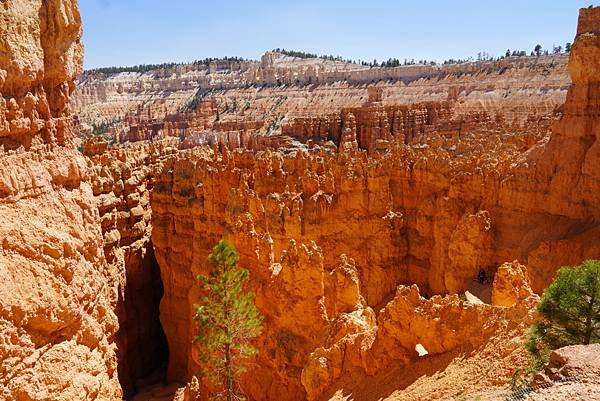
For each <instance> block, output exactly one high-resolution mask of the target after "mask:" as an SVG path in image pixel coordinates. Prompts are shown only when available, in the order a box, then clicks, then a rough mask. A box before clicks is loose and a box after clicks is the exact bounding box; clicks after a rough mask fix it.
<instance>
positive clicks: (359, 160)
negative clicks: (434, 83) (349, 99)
mask: <svg viewBox="0 0 600 401" xmlns="http://www.w3.org/2000/svg"><path fill="white" fill-rule="evenodd" d="M589 12H596V11H595V9H592V11H586V10H583V11H582V15H583V16H585V15H586V13H589ZM597 21H598V24H600V19H599V20H597ZM588 26H589V24H588ZM596 40H597V37H596V36H595V35H594V34H590V33H581V32H580V34H579V35H578V37H577V41H576V42H575V45H574V46H573V50H572V53H571V63H570V66H569V68H570V72H571V76H572V79H573V84H572V86H571V88H570V89H569V93H568V96H567V102H566V104H565V106H564V108H563V113H564V114H563V117H562V118H561V120H560V121H558V122H557V123H556V124H555V125H554V128H553V134H552V135H549V136H547V137H546V138H544V137H543V133H542V134H541V135H540V134H537V136H536V135H534V136H533V137H531V138H530V139H525V140H523V138H521V137H519V135H514V134H512V135H510V134H504V133H503V130H500V131H499V132H498V131H495V132H494V131H493V130H491V129H489V128H488V129H485V128H483V127H482V126H481V125H476V126H475V129H470V130H467V131H466V132H465V134H459V135H448V134H446V132H447V131H445V130H444V129H440V127H443V126H444V124H446V126H450V127H451V126H452V125H448V124H447V123H448V122H449V121H448V120H449V119H448V117H445V116H447V115H448V114H444V113H442V112H441V111H442V110H443V108H441V109H440V108H438V109H436V108H434V110H436V114H435V115H436V117H432V116H430V114H431V111H429V109H427V110H428V111H427V112H425V113H424V114H422V115H423V116H424V117H423V118H424V121H427V122H428V124H429V125H430V126H431V129H428V130H425V131H424V132H421V133H420V135H419V137H418V140H417V141H415V140H412V139H408V140H407V137H409V135H407V134H406V133H405V132H404V131H402V128H393V127H394V125H395V124H396V126H398V127H401V126H402V125H401V124H399V123H395V121H402V118H399V119H397V120H396V119H395V118H394V117H393V116H394V115H395V114H396V113H397V112H400V110H412V109H414V108H415V107H416V108H417V109H418V108H420V107H422V106H410V107H409V108H408V109H407V108H400V109H398V108H394V107H392V106H390V107H381V106H378V105H376V104H366V105H364V106H362V107H359V108H354V109H342V110H341V115H342V116H344V115H347V121H348V123H347V124H344V123H343V122H342V123H341V124H340V123H339V122H338V121H340V120H341V121H344V119H343V118H341V119H339V120H338V119H331V118H328V120H325V123H322V122H319V123H316V124H315V123H314V121H315V120H308V126H310V127H316V128H311V130H310V131H304V133H302V131H301V128H300V127H301V126H305V127H306V126H307V123H303V124H301V125H296V126H293V125H292V126H291V127H290V128H288V130H289V133H290V134H293V133H298V132H300V133H299V134H298V135H299V137H304V138H306V137H310V138H315V137H319V136H320V135H324V136H325V137H329V136H333V137H335V132H337V133H338V135H339V137H341V133H342V132H344V138H347V139H345V140H344V143H345V144H347V143H350V146H349V150H350V152H349V153H346V152H343V153H340V154H334V153H331V152H330V151H328V150H325V148H321V147H317V148H315V149H313V150H311V151H306V150H302V149H300V150H296V151H293V152H288V153H287V154H281V153H276V152H275V153H274V152H270V151H267V152H259V153H253V152H248V151H234V152H230V151H228V150H227V149H226V147H225V148H223V152H222V153H221V154H215V156H214V157H213V158H210V157H206V155H203V156H197V155H195V154H194V152H190V151H188V152H182V153H180V154H179V155H178V157H177V159H174V160H172V161H170V162H169V163H170V164H166V165H165V169H164V171H163V173H162V174H161V176H160V177H159V179H158V183H157V185H156V187H155V190H154V192H153V194H152V197H151V204H152V207H153V217H152V218H153V224H154V231H153V234H152V235H153V240H154V245H155V249H156V255H157V259H158V262H159V264H160V266H161V274H162V277H163V282H164V285H165V296H164V298H163V301H162V303H161V320H162V322H163V327H164V329H165V332H166V334H167V338H168V341H169V346H170V350H171V358H170V364H169V377H170V378H171V379H177V378H184V377H189V375H192V374H193V373H194V372H195V365H194V362H193V357H192V351H191V342H190V339H191V336H192V335H193V333H194V329H195V328H194V325H193V321H192V320H191V313H192V312H191V311H192V308H191V305H192V304H193V303H194V301H195V300H196V299H197V296H198V294H197V291H196V289H195V285H194V276H195V274H197V273H199V272H204V271H206V269H208V265H207V262H206V259H205V255H207V254H208V253H209V252H210V249H211V247H212V245H213V244H214V243H215V242H216V241H217V240H218V239H219V238H221V237H226V238H228V239H229V240H231V241H232V242H233V243H234V244H235V245H236V246H237V247H238V249H239V250H240V253H241V256H242V258H241V260H242V263H243V264H244V265H246V266H248V267H249V268H250V270H251V272H252V277H253V279H252V287H253V289H254V290H256V292H257V294H258V296H257V304H258V306H259V308H260V309H261V310H262V311H263V313H264V314H265V315H266V327H267V328H266V331H265V335H264V336H262V337H261V338H260V339H259V341H258V346H259V348H260V350H261V352H260V354H259V357H258V361H257V362H258V365H259V366H260V368H257V369H256V370H255V371H254V372H253V374H252V379H251V380H250V379H248V380H247V381H245V383H244V388H245V389H246V390H247V391H248V393H249V394H250V395H251V396H252V397H253V398H254V399H283V398H285V399H303V398H304V397H309V399H317V398H318V397H319V396H320V394H322V393H323V391H325V390H326V389H327V388H328V386H330V385H335V384H334V383H335V381H336V380H337V379H338V378H340V377H341V376H340V375H341V372H344V371H347V370H348V369H350V370H351V369H355V368H360V369H363V371H364V372H366V373H367V374H376V373H377V372H378V371H379V369H381V368H382V367H385V366H386V363H387V361H389V360H390V359H391V360H395V361H397V362H399V363H410V361H411V358H414V353H415V351H414V347H415V346H416V345H417V344H421V345H422V346H424V347H425V349H427V350H428V351H429V352H430V353H431V354H444V353H448V352H451V351H452V350H453V349H455V347H459V346H460V347H464V346H468V347H471V348H477V347H478V346H481V343H479V342H478V341H479V340H474V339H475V338H477V337H478V336H477V335H476V334H481V337H482V338H483V339H486V338H489V337H490V336H492V335H493V334H494V332H495V330H498V329H499V326H494V324H501V325H504V326H502V327H503V330H509V329H508V327H514V328H515V330H516V332H519V330H520V332H521V333H522V332H523V330H524V328H525V326H524V325H523V323H526V322H529V321H530V317H529V318H525V317H526V316H530V315H529V313H530V311H531V308H532V305H533V304H532V302H535V301H534V299H535V297H533V298H532V295H531V294H532V291H531V289H530V287H529V284H528V280H529V279H530V280H531V286H532V288H533V289H534V290H536V291H538V292H539V291H541V289H543V288H544V286H546V285H547V284H548V283H549V282H550V280H551V278H552V276H553V274H554V272H555V271H556V269H557V268H558V267H559V266H560V265H563V264H567V263H574V262H576V261H577V260H581V258H583V257H592V256H596V257H597V256H598V248H597V246H596V245H594V244H593V241H594V238H596V237H597V235H596V234H597V232H598V229H599V228H598V225H597V223H596V222H597V221H598V213H599V212H600V204H599V203H598V200H597V194H595V193H594V188H596V189H597V188H598V185H599V182H598V177H599V175H598V174H599V170H598V166H600V164H599V163H598V160H599V159H598V153H597V149H596V148H597V146H596V145H597V143H598V142H597V141H596V139H597V134H596V130H595V128H594V126H593V124H594V121H596V120H597V116H596V113H597V107H596V106H595V104H596V102H597V100H596V97H597V96H598V95H597V94H596V92H595V89H594V88H595V86H596V82H595V81H596V80H597V79H599V78H598V77H600V74H596V73H594V71H595V70H596V69H597V66H596V65H595V63H596V60H597V59H596V58H595V56H594V54H595V52H596V51H597V45H598V44H597V41H596ZM376 100H378V99H376ZM440 106H442V105H441V104H440ZM440 106H435V107H440ZM402 107H404V106H402ZM402 113H404V111H402ZM350 115H351V116H350ZM438 118H439V120H437V119H438ZM413 121H418V120H413ZM436 121H439V122H437V123H436ZM332 126H333V127H340V129H338V131H335V130H334V131H332V130H331V128H330V127H332ZM358 126H361V127H363V128H361V131H360V133H359V132H358V129H357V128H356V127H358ZM414 126H415V125H413V127H414ZM320 127H325V128H324V129H323V128H320ZM416 127H418V125H416ZM336 129H337V128H336ZM355 132H356V133H355ZM394 133H398V134H394ZM399 138H400V140H398V139H399ZM413 138H414V136H413ZM391 139H396V140H395V141H392V144H389V145H386V146H383V147H381V148H377V143H378V142H380V141H386V140H391ZM354 140H356V141H357V143H358V144H359V145H360V147H361V148H363V149H367V150H368V151H370V152H369V153H371V154H370V155H369V156H367V155H366V154H365V153H362V152H359V153H356V152H354V151H353V150H352V149H354V148H355V147H354V146H353V145H352V142H353V141H354ZM372 150H377V152H372ZM574 181H575V182H577V186H573V185H571V184H572V183H573V182H574ZM554 244H559V246H558V247H557V248H555V246H554ZM554 249H556V250H554ZM340 258H341V259H340ZM514 259H519V260H521V261H524V262H527V264H528V265H529V269H525V268H523V267H520V266H518V265H512V266H511V265H503V266H502V267H500V268H499V269H498V268H497V267H496V266H499V265H501V264H502V263H503V262H506V261H510V260H514ZM482 268H483V269H486V270H487V271H488V274H494V273H496V271H498V274H497V277H496V283H495V287H494V289H493V291H492V300H493V302H494V303H495V304H496V305H498V306H487V305H482V306H476V305H473V306H470V307H467V308H465V307H464V306H461V304H460V303H459V302H458V299H457V298H454V300H453V298H452V297H450V298H438V297H434V298H433V299H432V300H431V301H426V300H422V299H421V298H420V297H419V292H418V291H417V289H416V287H412V289H411V287H403V285H408V286H410V285H412V284H417V285H418V287H419V289H420V290H421V292H422V293H427V294H429V295H433V294H447V293H451V294H452V293H458V292H461V291H464V290H466V289H468V288H469V287H470V286H471V284H470V283H471V281H472V279H473V278H474V277H476V276H477V272H478V271H479V270H480V269H482ZM525 272H527V274H528V276H529V278H527V279H525V278H524V274H525ZM337 283H345V284H343V285H341V286H340V285H338V284H337ZM399 286H400V287H399ZM340 288H345V290H344V291H341V292H340V291H339V289H340ZM532 300H533V301H532ZM339 306H341V307H339ZM507 307H508V309H506V308H507ZM515 308H516V309H515ZM419 311H422V312H419ZM438 313H439V314H438ZM463 319H464V320H463ZM461 321H462V322H464V323H463V324H462V325H461V324H460V322H461ZM410 322H414V323H410ZM457 322H458V323H457ZM490 322H497V323H490ZM500 322H504V323H500ZM511 322H512V323H511ZM456 324H458V326H460V327H461V330H465V332H464V333H461V334H462V335H456V336H455V335H454V334H453V333H455V334H456V333H458V332H457V331H456V327H455V326H454V325H456ZM518 327H520V329H518ZM511 330H512V329H511ZM186 337H187V338H186ZM482 341H485V340H482Z"/></svg>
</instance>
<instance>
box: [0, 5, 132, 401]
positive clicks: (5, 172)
mask: <svg viewBox="0 0 600 401" xmlns="http://www.w3.org/2000/svg"><path fill="white" fill-rule="evenodd" d="M82 54H83V49H82V45H81V20H80V16H79V9H78V6H77V2H76V1H71V0H47V1H46V0H44V1H41V0H23V1H4V2H2V4H0V281H1V282H2V285H0V338H1V340H0V398H2V399H6V400H15V401H31V400H50V399H52V400H89V399H96V400H115V399H120V398H121V387H120V385H119V382H118V375H117V358H116V345H115V342H114V337H115V333H116V331H117V328H118V322H117V318H116V316H115V314H114V307H115V305H116V298H117V297H116V293H115V287H114V286H113V285H112V283H113V282H114V280H115V279H116V272H115V271H113V270H112V269H111V267H110V266H109V265H108V264H107V263H106V260H105V258H104V252H103V249H102V232H101V230H100V220H99V214H98V210H97V208H96V206H95V203H94V198H93V193H92V188H91V186H90V184H89V170H88V168H87V166H86V161H85V159H84V157H83V156H82V155H81V154H80V153H79V152H77V150H76V149H75V147H74V145H73V144H72V138H73V132H72V125H71V109H70V106H69V99H70V96H71V93H72V91H73V89H74V83H73V80H74V79H75V77H76V76H77V75H78V74H79V73H80V72H81V61H82Z"/></svg>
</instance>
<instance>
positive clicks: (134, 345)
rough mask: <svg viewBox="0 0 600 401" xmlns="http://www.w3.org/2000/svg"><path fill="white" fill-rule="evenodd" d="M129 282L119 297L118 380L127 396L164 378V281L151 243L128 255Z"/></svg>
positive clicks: (166, 346) (167, 358)
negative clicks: (162, 322) (162, 300)
mask: <svg viewBox="0 0 600 401" xmlns="http://www.w3.org/2000/svg"><path fill="white" fill-rule="evenodd" d="M126 258H127V259H126V261H125V262H126V264H125V265H126V266H127V267H126V275H127V285H126V286H125V289H124V293H123V294H122V297H121V296H120V297H119V299H120V302H119V308H120V309H121V311H122V312H123V313H119V314H118V316H119V327H120V329H119V332H118V333H117V343H118V344H119V367H118V370H119V381H120V382H121V385H122V387H123V395H124V397H125V398H126V399H127V398H131V397H132V396H134V395H135V394H136V393H137V392H139V391H140V390H141V389H143V388H144V387H146V386H148V385H151V384H155V383H158V382H162V381H164V380H165V376H166V368H167V363H168V360H169V350H168V345H167V339H166V337H165V333H164V331H163V328H162V325H161V323H160V318H159V306H160V300H161V298H162V296H163V283H162V280H161V277H160V270H159V266H158V262H157V261H156V257H155V255H154V248H153V246H152V242H148V244H147V245H146V248H145V249H143V250H140V251H139V252H131V254H129V255H128V256H126Z"/></svg>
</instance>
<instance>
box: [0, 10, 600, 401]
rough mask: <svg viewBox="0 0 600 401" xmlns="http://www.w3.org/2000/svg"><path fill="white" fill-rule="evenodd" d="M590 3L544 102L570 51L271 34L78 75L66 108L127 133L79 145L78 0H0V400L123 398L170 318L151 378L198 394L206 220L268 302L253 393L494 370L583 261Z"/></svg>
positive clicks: (589, 171) (443, 382) (291, 394)
mask: <svg viewBox="0 0 600 401" xmlns="http://www.w3.org/2000/svg"><path fill="white" fill-rule="evenodd" d="M599 10H600V8H591V9H584V10H582V11H581V14H580V23H579V28H578V32H577V38H576V41H575V44H574V45H573V48H572V51H571V55H570V60H569V73H570V76H571V79H572V85H571V86H570V88H569V89H568V93H567V94H566V103H565V104H564V106H563V107H561V108H560V109H559V108H558V107H557V106H559V105H560V104H561V103H562V102H563V101H564V99H565V91H566V89H567V87H568V77H567V75H566V69H565V62H566V60H565V59H564V57H557V58H552V57H548V58H544V57H542V58H539V59H537V58H536V59H533V58H524V59H512V58H510V59H507V60H503V61H500V62H496V63H483V64H482V63H471V64H469V63H467V64H464V65H458V66H450V67H423V66H417V67H410V68H399V69H364V68H354V67H353V66H351V65H350V66H348V65H345V64H343V63H342V64H339V63H333V64H332V63H328V62H320V61H316V62H315V61H298V60H293V59H291V58H288V57H283V56H281V55H278V54H274V53H268V54H267V55H265V57H264V58H263V60H261V62H260V64H259V63H252V62H242V63H229V64H219V63H216V64H211V65H208V66H206V68H205V67H197V66H196V67H194V66H182V67H177V69H176V70H174V71H166V70H165V71H160V72H154V73H150V74H129V75H128V74H118V75H115V76H108V77H107V76H96V75H89V74H88V75H86V76H84V77H83V78H82V80H81V81H80V86H79V90H78V94H77V100H76V104H77V106H78V108H79V119H78V121H79V122H80V123H81V124H82V127H83V128H85V125H89V124H92V123H98V122H106V121H114V126H113V127H112V128H111V130H112V131H111V135H112V136H113V138H114V139H117V140H119V141H125V140H129V141H132V142H134V141H141V142H139V143H135V144H131V143H130V144H127V145H126V146H120V147H119V146H117V147H111V146H109V145H108V143H107V142H106V141H103V140H99V139H98V138H93V139H92V140H89V141H87V142H85V143H84V145H83V151H84V153H85V155H86V156H87V158H86V157H84V156H83V155H82V154H81V153H79V152H77V151H76V149H75V144H74V138H73V137H74V135H73V123H72V121H73V120H72V115H71V108H70V104H69V101H70V97H71V93H72V91H73V89H74V84H73V79H74V78H75V76H76V75H78V74H79V73H80V66H81V57H82V48H81V43H80V36H81V22H80V18H79V13H78V8H77V4H76V1H74V0H48V1H41V0H26V1H20V2H14V1H13V2H6V3H5V4H3V5H2V6H0V20H1V21H3V22H5V23H3V24H1V25H0V36H1V37H2V38H3V46H4V48H3V51H2V52H0V94H1V96H0V145H1V146H0V216H1V217H2V219H1V220H2V221H1V222H0V278H1V279H2V285H1V286H0V373H1V374H0V395H1V397H2V398H5V399H9V400H17V401H31V400H49V399H53V400H54V399H57V400H63V399H64V400H67V399H68V400H71V399H75V400H87V399H96V400H115V399H120V398H121V397H122V396H123V394H124V393H125V394H126V395H127V394H131V393H133V392H135V391H136V390H138V389H139V387H140V385H141V384H143V381H140V380H141V379H143V378H144V376H146V375H148V374H151V373H153V371H154V370H155V369H159V368H160V364H161V363H162V362H163V359H164V358H166V357H167V354H166V350H165V344H164V339H163V337H162V336H163V329H164V335H166V341H167V343H168V352H169V353H168V358H169V359H168V379H169V380H170V381H188V380H191V382H190V384H188V385H187V386H186V388H185V389H182V390H181V391H180V392H179V393H178V395H177V396H178V397H180V398H182V399H192V398H196V396H198V395H200V396H201V397H204V396H205V395H206V394H205V392H204V391H203V390H204V387H203V383H202V382H201V381H198V380H197V379H193V378H192V377H193V375H194V374H195V373H196V368H197V366H196V362H195V360H196V358H195V355H194V350H193V348H192V341H191V340H192V337H193V335H194V333H195V326H194V321H193V319H192V313H193V308H192V305H193V304H194V303H195V302H196V301H197V299H198V295H199V294H198V288H197V286H196V285H195V280H194V277H195V275H196V274H197V273H201V272H206V270H207V269H208V268H209V265H208V262H207V259H206V257H207V255H208V253H209V252H210V250H211V249H212V247H213V246H214V244H215V243H216V242H217V241H218V240H219V239H221V238H223V237H224V238H227V239H228V240H230V241H231V242H232V243H233V244H235V245H236V247H237V248H238V250H239V253H240V255H241V263H242V265H244V266H246V267H248V268H249V269H250V271H251V274H252V275H251V281H250V284H249V286H250V287H251V289H252V290H254V291H256V293H257V298H256V303H257V306H258V307H259V309H260V310H261V311H262V313H263V314H264V315H265V321H264V333H263V335H261V336H260V337H259V338H258V339H257V341H256V342H257V344H256V345H257V346H258V348H259V350H260V352H259V354H258V356H257V358H256V361H255V362H256V365H255V366H256V368H255V369H253V370H252V372H250V373H248V374H247V376H245V377H244V378H243V383H242V385H243V388H244V390H245V391H246V392H247V393H248V395H249V396H250V397H251V398H252V399H255V400H304V399H309V400H317V399H327V398H330V397H333V398H334V399H335V398H336V397H338V398H339V397H340V396H341V395H344V393H345V392H355V393H356V394H359V395H357V399H358V398H360V397H363V398H365V399H370V398H383V396H385V395H382V394H381V393H378V394H374V393H373V391H371V390H369V391H367V390H365V389H366V388H367V387H369V386H373V383H383V382H386V381H387V382H388V385H389V383H395V384H394V385H395V386H396V387H395V388H394V389H392V390H393V391H396V390H398V391H403V392H404V393H403V394H404V395H400V396H399V397H405V398H398V399H419V397H421V398H423V399H432V398H435V397H437V398H441V397H449V396H454V395H458V394H459V393H460V392H462V391H463V390H464V388H463V387H465V386H466V384H465V377H466V376H465V375H468V374H469V372H470V374H471V375H472V374H474V373H477V374H478V377H479V379H480V380H479V384H477V385H475V387H477V386H479V387H477V388H478V389H479V388H481V386H501V385H503V384H504V381H505V378H506V377H507V376H509V375H510V374H511V373H512V372H513V370H514V368H515V366H521V365H523V364H524V363H525V360H526V357H525V356H524V350H523V348H522V346H521V338H522V336H523V333H524V332H525V330H526V328H527V326H528V324H530V323H531V321H532V319H533V318H534V315H535V313H534V306H535V304H536V302H537V299H538V298H537V295H535V293H534V292H537V293H539V292H541V290H542V289H543V288H544V287H545V286H546V285H547V284H548V283H549V282H550V281H551V279H552V277H553V275H554V273H555V271H556V269H557V268H558V267H559V266H561V265H563V264H573V263H579V262H580V261H581V260H582V259H584V258H590V257H599V256H600V246H599V245H598V244H597V238H598V234H599V233H600V226H599V224H598V221H600V202H599V200H598V188H600V163H599V162H600V141H598V136H599V134H598V133H599V132H600V131H599V130H598V127H597V126H596V125H597V122H598V121H600V118H599V116H598V113H599V110H600V108H599V104H600V100H599V99H600V90H598V88H600V83H599V82H600V71H599V69H600V65H599V60H600V57H598V54H599V52H600V50H599V49H600V39H599V37H600V11H599ZM223 72H226V73H223ZM344 80H345V81H344ZM262 83H264V84H266V85H265V86H261V87H260V90H258V88H257V86H256V85H257V84H262ZM309 83H310V85H308V84H309ZM223 88H227V90H223ZM198 90H200V92H198ZM202 90H213V91H212V92H210V93H204V92H202ZM155 91H164V92H168V97H167V98H165V99H163V100H162V101H158V102H154V101H150V102H148V104H147V105H142V104H143V103H144V102H146V101H147V100H149V99H151V98H152V94H153V93H154V92H155ZM532 93H533V94H534V95H535V96H530V95H531V94H532ZM484 94H485V96H484ZM76 121H77V120H76ZM162 137H172V138H162ZM158 138H162V139H160V140H157V139H158ZM205 145H208V146H205ZM514 260H519V261H521V262H522V263H525V264H526V265H527V267H525V266H523V265H521V264H519V263H518V262H512V263H506V262H510V261H514ZM159 268H160V277H161V280H159V279H158V271H157V270H158V269H159ZM481 269H484V270H485V271H486V274H487V275H489V276H490V277H493V285H491V286H490V285H489V284H484V285H480V284H479V283H476V282H474V280H473V279H474V278H475V277H476V276H477V274H478V272H479V271H480V270H481ZM161 281H162V283H161ZM163 287H164V295H163V297H162V301H161V302H160V323H162V327H161V324H159V322H158V321H157V320H156V319H157V314H158V312H157V310H156V309H157V306H158V300H159V298H160V297H161V295H162V292H163ZM465 291H469V296H468V297H467V299H468V301H464V300H461V298H459V296H458V294H459V293H462V292H465ZM472 294H476V295H478V296H479V297H480V298H481V300H482V301H486V302H487V303H486V302H480V301H479V300H478V299H477V298H475V296H474V295H472ZM467 357H468V359H469V360H472V361H474V364H475V365H476V366H477V367H479V369H481V371H479V372H474V371H473V368H469V367H468V366H467V364H462V365H461V360H464V359H466V358H467ZM461 358H462V359H461ZM485 364H488V365H490V366H491V367H493V369H491V368H489V369H482V367H483V365H485ZM390 366H393V367H394V368H393V369H391V370H390V371H389V372H391V373H389V372H386V371H387V370H389V367H390ZM449 366H454V367H455V368H456V370H457V371H460V372H463V373H461V374H462V375H463V376H460V375H456V374H454V373H453V372H452V371H448V374H447V375H446V372H445V371H444V369H445V368H446V367H449ZM411 369H413V370H414V371H415V372H416V373H415V374H414V375H412V374H407V372H408V371H409V370H411ZM434 371H437V372H438V374H434V373H432V372H434ZM440 371H444V374H439V372H440ZM465 372H466V373H465ZM389 374H392V375H393V376H394V377H393V378H390V377H389ZM417 374H421V376H428V377H429V376H431V377H432V379H431V381H430V382H426V381H427V379H422V378H421V379H419V377H420V376H418V375H417ZM442 376H445V377H442ZM398 378H401V379H402V380H399V379H398ZM467 379H468V377H467ZM397 380H399V381H400V382H397ZM424 382H426V383H424ZM432 383H433V384H432ZM421 385H422V386H423V388H422V389H421V390H419V386H421ZM384 387H385V386H384ZM386 391H387V390H386ZM340 392H341V395H340ZM387 395H389V393H388V394H387ZM407 397H408V398H407Z"/></svg>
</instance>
